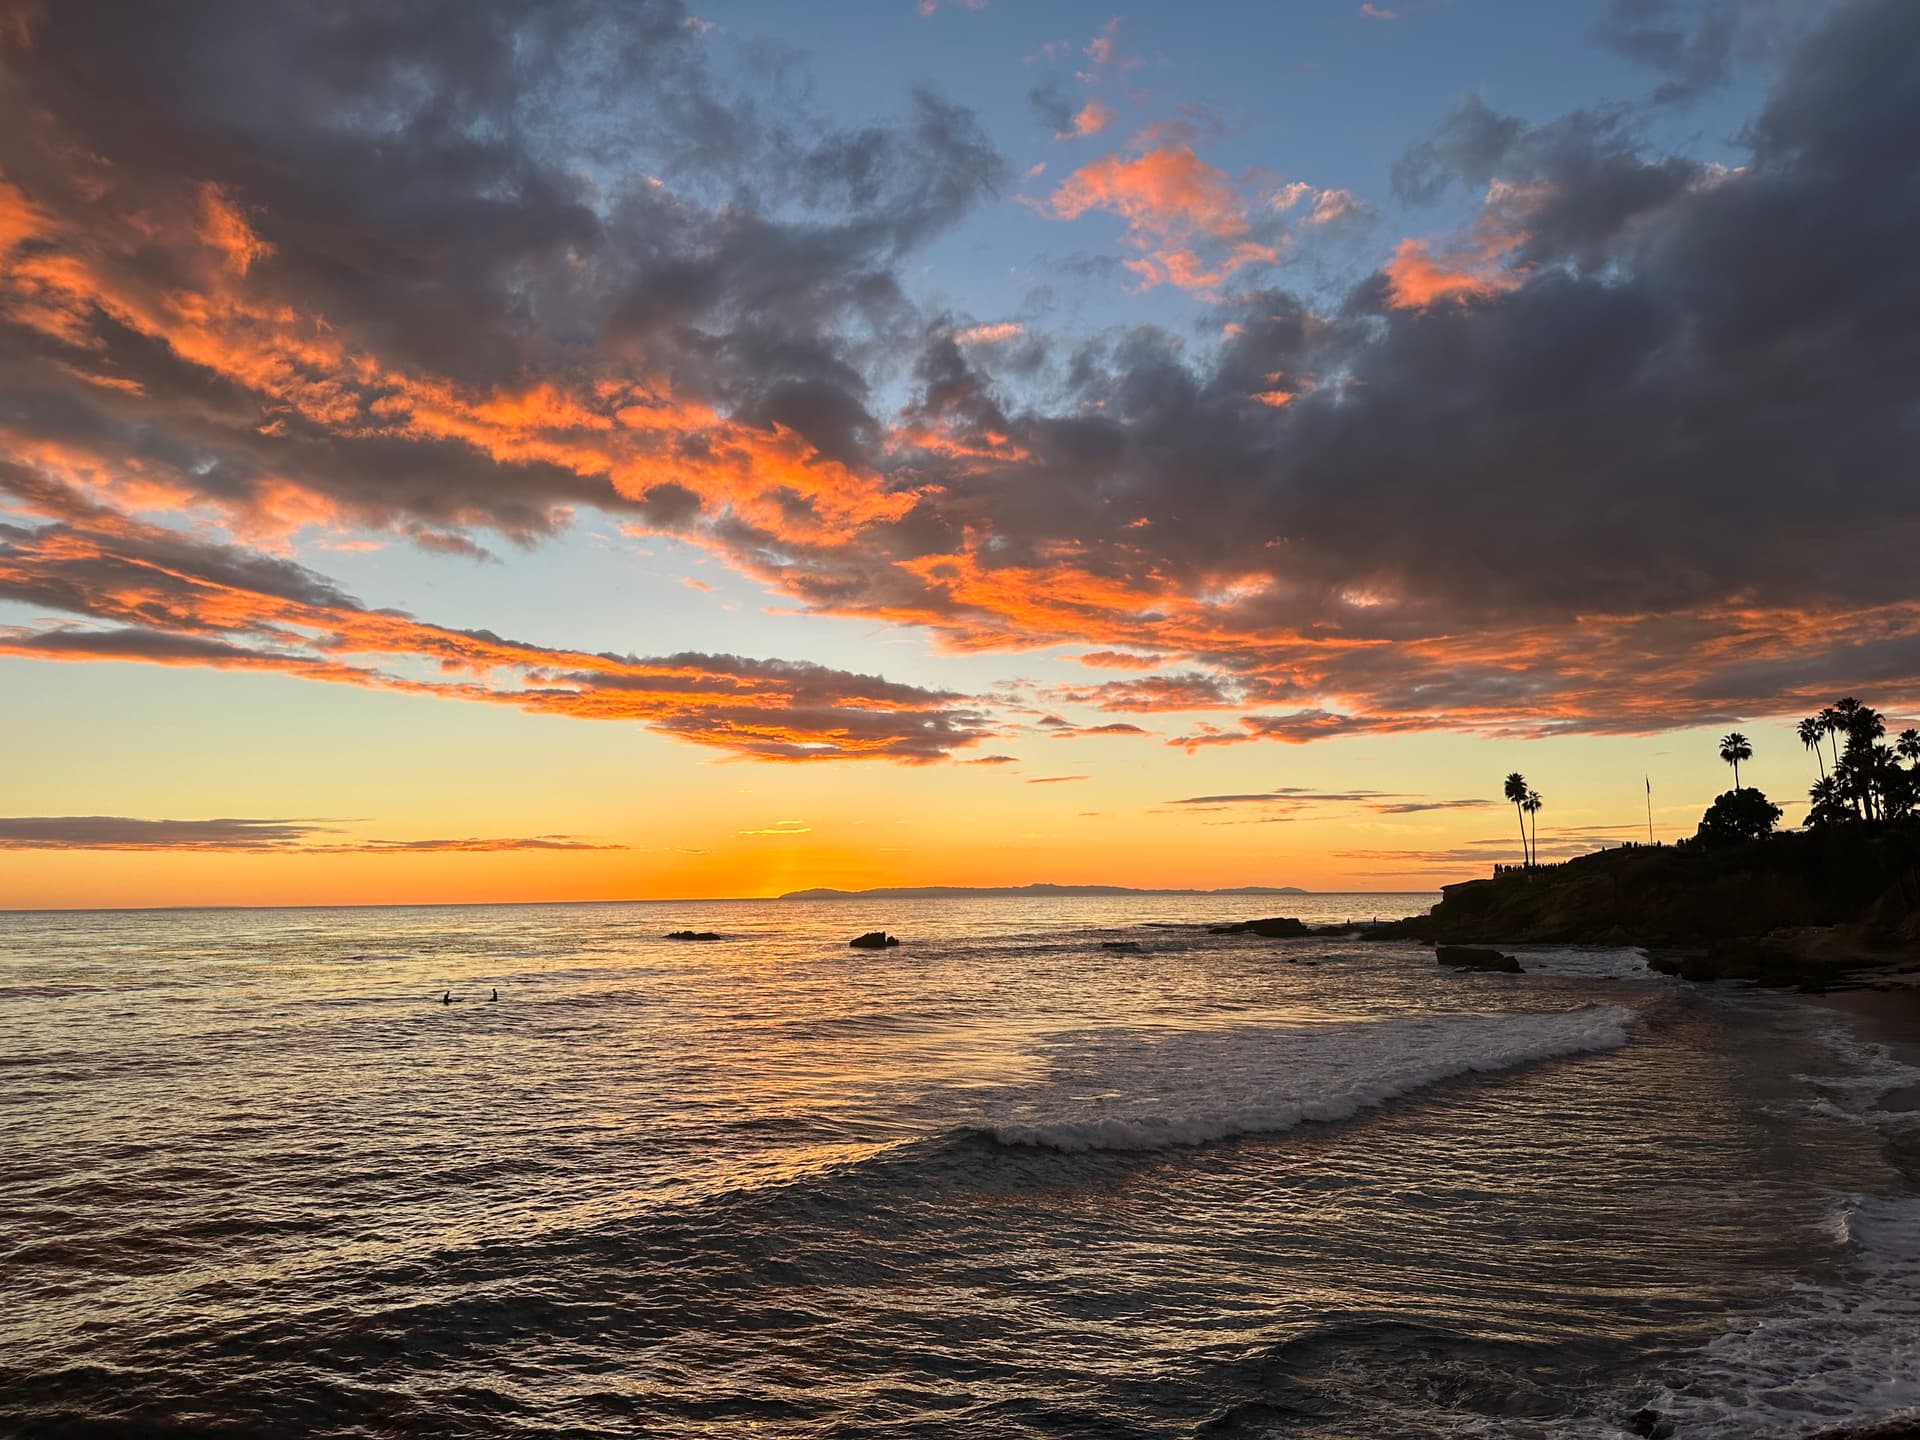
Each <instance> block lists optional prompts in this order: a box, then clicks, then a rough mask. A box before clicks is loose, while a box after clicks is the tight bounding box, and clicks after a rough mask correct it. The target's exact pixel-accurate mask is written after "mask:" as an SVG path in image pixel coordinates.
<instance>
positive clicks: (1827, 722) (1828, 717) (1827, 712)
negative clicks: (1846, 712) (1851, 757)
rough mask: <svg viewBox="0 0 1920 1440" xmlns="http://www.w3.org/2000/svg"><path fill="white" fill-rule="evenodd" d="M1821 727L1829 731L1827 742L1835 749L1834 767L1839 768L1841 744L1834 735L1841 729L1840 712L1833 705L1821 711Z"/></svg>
mask: <svg viewBox="0 0 1920 1440" xmlns="http://www.w3.org/2000/svg"><path fill="white" fill-rule="evenodd" d="M1854 703H1855V704H1858V703H1859V702H1858V701H1855V702H1854ZM1820 728H1821V729H1822V730H1824V731H1826V732H1827V744H1828V745H1829V746H1831V747H1832V749H1833V768H1834V769H1835V770H1838V769H1839V768H1840V746H1839V744H1838V743H1837V742H1836V741H1835V740H1834V738H1833V737H1834V736H1835V735H1838V734H1839V733H1840V730H1841V724H1840V712H1839V711H1838V710H1836V709H1834V707H1833V706H1831V705H1829V706H1827V707H1826V708H1825V709H1824V710H1822V711H1821V712H1820Z"/></svg>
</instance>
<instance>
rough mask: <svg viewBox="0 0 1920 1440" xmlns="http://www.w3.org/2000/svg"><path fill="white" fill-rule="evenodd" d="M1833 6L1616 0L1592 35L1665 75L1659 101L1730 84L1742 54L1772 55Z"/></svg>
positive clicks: (1793, 1)
mask: <svg viewBox="0 0 1920 1440" xmlns="http://www.w3.org/2000/svg"><path fill="white" fill-rule="evenodd" d="M1830 8H1831V4H1830V0H1609V3H1608V5H1607V9H1606V13H1605V14H1604V15H1602V16H1601V18H1600V20H1599V21H1598V22H1597V23H1596V24H1595V25H1594V27H1593V38H1594V39H1595V41H1596V42H1598V43H1599V44H1600V45H1602V46H1604V47H1605V48H1606V49H1609V50H1612V51H1614V52H1615V53H1616V54H1619V55H1622V56H1624V57H1625V58H1626V59H1628V60H1631V61H1633V62H1634V63H1635V64H1637V65H1643V66H1645V67H1646V68H1648V69H1649V70H1652V71H1654V72H1655V73H1656V74H1657V75H1659V77H1660V83H1659V85H1658V86H1657V87H1656V88H1655V89H1654V92H1653V95H1652V99H1653V101H1654V103H1656V104H1661V105H1677V104H1684V103H1685V102H1687V101H1690V100H1694V99H1697V98H1699V97H1700V96H1701V95H1703V94H1705V93H1706V92H1708V91H1710V90H1714V89H1717V88H1719V87H1720V86H1722V85H1724V84H1726V83H1727V81H1728V80H1730V79H1731V78H1732V76H1733V72H1734V68H1735V66H1736V65H1738V64H1740V63H1742V62H1744V63H1749V64H1752V63H1758V62H1762V61H1766V60H1770V59H1772V58H1773V57H1774V56H1775V55H1776V54H1778V53H1779V52H1780V51H1781V50H1782V49H1784V48H1785V47H1786V46H1788V45H1790V44H1791V43H1792V42H1793V41H1795V40H1796V39H1798V38H1799V37H1800V36H1802V35H1804V34H1805V33H1806V31H1807V30H1808V29H1809V28H1810V27H1811V26H1812V25H1813V24H1814V23H1815V22H1816V21H1817V20H1818V19H1819V18H1820V17H1821V16H1822V15H1823V14H1825V13H1826V12H1827V11H1828V10H1829V9H1830Z"/></svg>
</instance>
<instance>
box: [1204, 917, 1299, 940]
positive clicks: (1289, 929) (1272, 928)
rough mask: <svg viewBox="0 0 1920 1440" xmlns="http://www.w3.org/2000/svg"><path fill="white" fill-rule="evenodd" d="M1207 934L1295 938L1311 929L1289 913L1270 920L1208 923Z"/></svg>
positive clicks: (1277, 938)
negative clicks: (1226, 923) (1224, 923)
mask: <svg viewBox="0 0 1920 1440" xmlns="http://www.w3.org/2000/svg"><path fill="white" fill-rule="evenodd" d="M1207 933H1208V934H1209V935H1264V936H1266V937H1267V939H1269V940H1297V939H1299V938H1300V937H1301V936H1302V935H1311V934H1313V929H1312V927H1310V926H1309V925H1308V924H1307V923H1306V922H1305V921H1303V920H1295V919H1294V918H1293V917H1292V916H1291V915H1276V916H1274V917H1273V918H1272V919H1270V920H1240V921H1236V922H1235V923H1234V924H1232V925H1209V926H1208V927H1207Z"/></svg>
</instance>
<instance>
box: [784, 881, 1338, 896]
mask: <svg viewBox="0 0 1920 1440" xmlns="http://www.w3.org/2000/svg"><path fill="white" fill-rule="evenodd" d="M1311 893H1312V892H1311V891H1308V890H1302V889H1301V888H1300V887H1299V886H1297V885H1239V886H1235V887H1234V888H1233V889H1230V890H1141V889H1137V888H1135V887H1134V886H1131V885H1048V884H1044V883H1042V884H1037V885H887V886H882V887H880V888H878V889H874V890H835V889H832V888H831V887H827V886H822V887H819V888H817V889H813V890H789V891H788V892H787V893H786V894H784V895H782V896H780V897H779V898H780V899H782V900H952V899H982V900H987V899H995V900H997V899H1009V898H1010V899H1016V900H1018V899H1030V900H1049V899H1065V900H1086V899H1099V898H1100V897H1102V896H1108V895H1203V896H1213V895H1308V894H1311Z"/></svg>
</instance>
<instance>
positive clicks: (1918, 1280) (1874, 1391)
mask: <svg viewBox="0 0 1920 1440" xmlns="http://www.w3.org/2000/svg"><path fill="white" fill-rule="evenodd" d="M1839 1224H1840V1226H1841V1227H1842V1228H1843V1229H1844V1233H1845V1234H1846V1236H1847V1238H1848V1241H1849V1243H1850V1246H1851V1248H1852V1249H1853V1252H1854V1260H1855V1267H1854V1268H1855V1272H1856V1276H1855V1283H1853V1284H1848V1285H1842V1286H1833V1287H1817V1288H1815V1287H1809V1288H1806V1289H1803V1290H1802V1291H1800V1292H1799V1293H1798V1295H1797V1296H1796V1303H1795V1305H1794V1306H1793V1307H1792V1309H1791V1312H1790V1313H1788V1314H1784V1315H1780V1316H1777V1317H1775V1318H1772V1319H1769V1320H1766V1321H1763V1322H1762V1323H1760V1324H1758V1325H1755V1326H1754V1327H1753V1328H1751V1329H1746V1330H1737V1331H1735V1332H1733V1333H1732V1334H1729V1335H1723V1336H1721V1337H1720V1338H1719V1339H1718V1340H1715V1341H1714V1342H1713V1343H1712V1344H1710V1345H1708V1346H1707V1347H1706V1349H1705V1350H1704V1351H1702V1352H1701V1353H1700V1354H1699V1355H1698V1356H1697V1357H1695V1358H1694V1359H1693V1360H1692V1361H1690V1362H1688V1363H1687V1365H1686V1366H1685V1374H1684V1378H1679V1379H1676V1380H1675V1381H1674V1382H1673V1383H1672V1384H1671V1385H1670V1386H1669V1387H1668V1388H1666V1389H1664V1390H1662V1391H1661V1392H1660V1393H1659V1394H1657V1395H1655V1396H1654V1397H1653V1398H1652V1399H1651V1400H1650V1401H1649V1402H1648V1403H1649V1405H1651V1407H1652V1408H1653V1409H1655V1410H1657V1411H1659V1412H1660V1414H1661V1415H1662V1416H1663V1417H1664V1418H1666V1419H1668V1420H1671V1421H1673V1422H1674V1424H1675V1426H1676V1431H1677V1433H1678V1434H1680V1435H1685V1436H1688V1437H1696V1436H1697V1437H1701V1440H1736V1437H1754V1440H1762V1437H1773V1436H1794V1435H1806V1434H1809V1433H1811V1432H1812V1431H1814V1430H1818V1429H1821V1428H1823V1427H1826V1426H1832V1425H1840V1424H1845V1423H1850V1422H1851V1423H1860V1422H1865V1421H1869V1420H1882V1419H1889V1418H1892V1417H1895V1416H1901V1415H1905V1414H1907V1413H1908V1412H1910V1411H1915V1410H1920V1198H1916V1197H1914V1196H1911V1195H1905V1196H1899V1197H1879V1198H1874V1199H1861V1200H1858V1201H1857V1202H1855V1204H1854V1205H1853V1206H1852V1207H1851V1208H1850V1210H1849V1211H1848V1212H1847V1213H1846V1214H1845V1215H1844V1216H1843V1217H1841V1218H1840V1220H1839Z"/></svg>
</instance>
